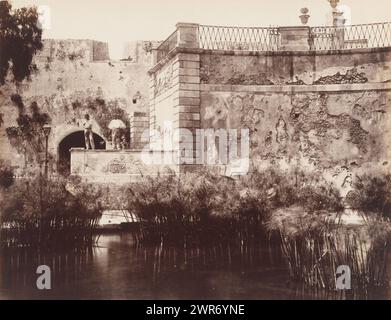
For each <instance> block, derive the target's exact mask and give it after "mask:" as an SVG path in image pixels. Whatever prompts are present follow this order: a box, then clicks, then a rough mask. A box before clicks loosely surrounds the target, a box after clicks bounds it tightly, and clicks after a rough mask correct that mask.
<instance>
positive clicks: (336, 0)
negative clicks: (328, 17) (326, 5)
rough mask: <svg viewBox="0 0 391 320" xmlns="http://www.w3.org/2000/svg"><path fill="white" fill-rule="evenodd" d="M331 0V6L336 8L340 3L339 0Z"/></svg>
mask: <svg viewBox="0 0 391 320" xmlns="http://www.w3.org/2000/svg"><path fill="white" fill-rule="evenodd" d="M328 1H329V2H330V5H331V8H333V9H335V8H336V7H337V5H338V3H339V0H328Z"/></svg>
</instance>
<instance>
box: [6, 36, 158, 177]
mask: <svg viewBox="0 0 391 320" xmlns="http://www.w3.org/2000/svg"><path fill="white" fill-rule="evenodd" d="M144 44H145V42H142V41H141V42H137V43H133V44H132V43H131V44H129V45H128V49H127V53H128V55H129V56H130V58H129V59H128V60H121V61H112V60H110V59H109V52H108V46H107V43H102V42H97V41H92V40H44V47H43V50H42V51H40V52H39V53H38V54H37V55H36V56H35V58H34V63H35V64H36V65H37V69H38V70H37V72H36V73H35V74H33V75H32V77H31V79H30V81H24V82H23V83H22V84H20V85H19V86H15V85H14V84H13V83H10V82H8V83H7V84H6V85H4V86H1V87H0V115H1V119H2V121H1V125H0V150H1V156H0V158H1V159H3V160H5V161H7V162H9V163H10V164H11V165H12V166H14V168H15V169H16V171H17V172H22V171H24V170H25V169H26V168H28V167H31V168H34V167H36V164H35V163H34V162H33V161H32V159H33V158H34V155H31V154H29V153H32V152H33V151H32V150H28V148H27V151H26V152H23V148H24V146H19V145H15V144H17V142H16V143H15V139H13V138H11V139H10V137H9V136H8V135H7V128H10V127H16V126H17V123H16V119H17V118H18V116H19V112H18V107H17V106H15V104H14V103H12V101H11V96H12V95H14V94H17V95H19V96H20V97H21V99H22V101H23V104H24V106H25V108H24V110H23V113H25V114H30V115H31V114H32V110H31V108H30V106H31V104H32V103H36V104H37V106H38V108H39V111H40V113H42V114H43V113H47V114H48V115H49V117H50V125H51V133H50V136H49V154H50V164H49V165H50V170H51V172H55V171H56V169H57V165H58V160H59V159H58V155H59V153H58V152H59V151H58V147H59V144H60V142H61V141H62V140H63V139H64V138H65V137H67V136H68V135H69V134H71V133H74V132H76V131H81V130H83V128H82V121H83V117H84V115H85V114H86V113H88V114H90V116H91V117H92V119H93V123H94V126H93V130H94V132H95V133H97V134H98V135H99V136H101V137H102V138H103V139H104V140H105V141H106V146H107V147H108V148H110V140H111V136H110V131H109V129H108V128H107V125H108V123H109V122H110V121H111V120H112V119H113V117H115V116H116V117H118V116H119V117H120V118H121V119H122V120H123V121H124V122H125V123H126V125H127V126H128V131H129V133H128V137H129V138H130V128H129V127H130V125H131V117H132V116H133V114H134V113H135V112H144V113H148V105H149V85H148V84H149V79H148V75H147V71H148V69H149V68H150V66H151V54H150V51H148V50H145V48H146V46H145V45H144ZM128 140H129V139H128ZM24 149H26V148H24ZM21 150H22V151H21ZM41 160H42V159H41Z"/></svg>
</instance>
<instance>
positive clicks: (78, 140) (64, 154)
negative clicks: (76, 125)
mask: <svg viewBox="0 0 391 320" xmlns="http://www.w3.org/2000/svg"><path fill="white" fill-rule="evenodd" d="M94 141H95V149H100V150H104V149H106V141H105V140H104V139H103V138H102V137H101V136H99V135H98V134H96V133H94ZM84 147H85V142H84V132H83V131H76V132H73V133H71V134H69V135H67V136H66V137H65V138H64V139H62V140H61V142H60V144H59V145H58V172H59V173H61V174H64V175H67V174H69V173H70V172H71V152H70V149H71V148H84Z"/></svg>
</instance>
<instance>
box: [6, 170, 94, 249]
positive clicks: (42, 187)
mask: <svg viewBox="0 0 391 320" xmlns="http://www.w3.org/2000/svg"><path fill="white" fill-rule="evenodd" d="M99 198H100V194H99V192H98V191H97V190H96V189H94V188H93V187H92V186H89V185H79V186H78V189H77V190H71V189H70V188H69V184H68V183H67V181H66V180H65V179H62V178H57V179H48V180H46V179H44V178H43V177H42V176H39V177H35V178H33V179H26V180H25V179H18V180H17V181H15V183H14V184H13V185H12V186H11V187H10V188H9V189H8V190H7V191H6V193H5V197H4V200H3V202H2V206H1V207H2V210H1V211H2V214H1V217H0V218H1V219H0V226H1V229H0V239H1V243H2V245H5V246H36V247H41V248H44V247H66V246H80V245H84V244H91V243H92V242H93V237H94V231H95V228H96V226H97V224H98V222H99V219H100V218H101V215H102V209H101V205H100V203H99Z"/></svg>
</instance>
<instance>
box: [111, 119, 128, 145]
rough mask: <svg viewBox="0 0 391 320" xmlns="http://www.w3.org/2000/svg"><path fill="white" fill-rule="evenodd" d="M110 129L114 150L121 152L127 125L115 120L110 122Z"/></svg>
mask: <svg viewBox="0 0 391 320" xmlns="http://www.w3.org/2000/svg"><path fill="white" fill-rule="evenodd" d="M108 127H109V129H110V130H111V142H112V143H113V149H114V150H121V136H122V129H125V128H126V125H125V124H124V123H123V121H122V120H120V119H114V120H111V121H110V123H109V126H108Z"/></svg>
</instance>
